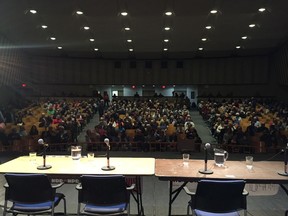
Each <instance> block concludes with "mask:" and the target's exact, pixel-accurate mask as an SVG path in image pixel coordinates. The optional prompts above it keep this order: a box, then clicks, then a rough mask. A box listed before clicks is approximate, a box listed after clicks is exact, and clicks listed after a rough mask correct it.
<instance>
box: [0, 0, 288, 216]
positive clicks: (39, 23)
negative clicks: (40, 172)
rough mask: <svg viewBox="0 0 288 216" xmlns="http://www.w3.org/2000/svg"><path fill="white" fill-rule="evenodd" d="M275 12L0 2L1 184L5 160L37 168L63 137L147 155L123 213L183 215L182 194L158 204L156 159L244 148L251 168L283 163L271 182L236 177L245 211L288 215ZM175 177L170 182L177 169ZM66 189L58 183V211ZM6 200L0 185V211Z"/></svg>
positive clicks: (286, 132)
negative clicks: (147, 167) (147, 164)
mask: <svg viewBox="0 0 288 216" xmlns="http://www.w3.org/2000/svg"><path fill="white" fill-rule="evenodd" d="M286 9H287V10H288V1H287V0H277V1H275V0H274V1H273V0H253V1H249V0H234V1H230V0H205V1H198V0H181V1H176V0H145V1H133V0H109V1H107V0H95V1H92V0H61V1H57V0H49V1H48V0H44V1H37V0H1V1H0V174H1V175H0V186H1V185H4V184H5V178H4V174H5V173H6V172H4V171H2V170H5V169H4V168H3V167H4V166H3V165H5V163H6V162H10V161H12V160H14V159H17V158H19V157H29V154H30V153H31V152H36V153H37V158H40V159H41V160H42V157H43V158H45V157H44V156H43V152H45V154H44V155H45V156H46V154H47V163H48V164H49V163H51V161H49V160H52V157H62V156H65V157H70V156H71V149H72V147H73V146H81V147H82V149H81V154H82V155H81V159H80V161H81V160H86V158H87V153H90V152H93V153H94V155H95V160H96V159H97V160H98V159H101V158H105V157H107V155H110V158H111V163H113V158H146V159H147V158H155V159H156V162H155V164H156V166H155V167H156V168H155V173H154V174H153V175H143V176H141V177H140V179H141V186H140V187H141V189H142V192H141V196H142V198H143V200H141V202H142V204H143V211H142V212H139V209H137V208H138V207H139V206H137V202H136V201H137V200H136V199H135V197H132V196H131V201H130V203H131V204H130V206H131V215H147V216H152V215H153V216H155V215H156V216H162V215H173V216H174V215H175V216H176V215H179V216H180V215H181V216H182V215H186V210H187V204H188V201H189V199H190V196H188V195H187V194H186V193H185V191H184V190H181V191H180V192H179V194H178V196H177V199H175V200H174V201H173V203H172V205H171V206H170V205H169V198H170V195H171V194H169V193H170V192H169V190H170V189H171V187H172V186H171V185H169V181H168V180H167V179H168V177H167V178H161V177H159V170H158V168H157V163H158V165H159V163H160V162H161V160H162V159H167V160H178V161H179V160H180V161H181V162H182V156H183V154H184V153H188V154H189V156H190V159H189V160H190V161H189V168H191V169H193V160H197V161H198V160H201V161H203V166H204V163H206V162H207V158H208V161H209V163H210V162H211V163H214V160H216V159H215V157H214V156H215V154H216V153H215V152H216V150H217V149H221V150H223V151H224V152H225V153H226V154H227V158H226V159H225V164H227V166H226V165H225V166H224V167H225V169H226V170H229V162H235V163H236V162H241V163H243V164H245V157H246V156H253V158H254V164H255V168H254V171H252V172H255V173H257V163H259V164H261V163H264V164H265V163H267V162H271V164H274V163H279V164H281V165H280V166H279V168H277V170H274V171H275V172H274V173H275V176H276V177H275V178H274V177H273V176H272V177H271V176H264V177H263V176H261V177H259V178H260V180H259V179H257V181H256V180H255V179H253V178H252V180H251V179H250V178H247V179H246V180H247V182H246V187H245V189H246V190H247V191H248V192H249V195H248V196H247V212H246V213H247V215H250V216H260V215H261V216H268V215H269V216H280V215H281V216H282V215H285V214H287V210H288V197H287V195H288V189H286V187H287V188H288V177H286V178H285V177H283V176H285V175H281V174H283V173H282V171H283V169H284V174H287V175H286V176H288V170H287V158H288V157H287V155H288V106H287V104H288V94H287V92H288V13H287V10H286ZM285 17H286V18H285ZM107 138H109V142H110V144H108V145H107V143H106V142H105V139H107ZM43 143H45V144H44V145H43ZM207 144H209V145H207ZM108 146H109V150H107V149H108ZM44 160H45V159H44ZM282 162H283V165H282ZM195 163H196V162H195ZM1 165H2V166H1ZM34 165H35V164H34ZM38 165H39V164H38ZM112 165H113V164H112ZM214 166H216V165H215V164H214V165H213V167H214ZM244 166H245V165H244ZM108 167H109V166H108ZM195 167H196V165H195ZM230 167H232V164H231V166H230ZM283 167H284V168H283ZM206 168H207V166H206ZM206 168H204V169H206ZM218 168H219V167H218ZM13 169H14V168H13ZM52 169H53V167H52ZM52 169H51V170H52ZM153 169H154V167H153ZM167 169H169V168H167ZM23 170H25V169H24V168H23ZM116 170H117V166H116ZM236 170H238V169H237V168H236ZM230 171H231V170H230ZM244 171H245V170H244ZM250 171H251V170H250ZM270 171H271V170H270ZM278 171H279V172H278ZM23 172H24V171H23ZM35 172H36V171H35ZM139 172H140V171H139ZM157 172H158V173H157ZM179 172H181V170H179ZM215 172H217V167H216V168H214V173H215ZM221 172H224V171H223V170H222V171H221ZM241 172H242V171H241ZM24 173H25V172H24ZM44 173H45V172H44ZM47 173H48V174H49V171H47ZM140 173H141V172H140ZM277 173H280V174H277ZM91 174H93V173H91ZM95 174H97V172H96V173H95ZM98 174H99V173H98ZM107 174H109V171H108V172H107ZM123 174H125V173H123ZM228 174H229V172H228V171H227V173H226V177H227V178H228V179H230V178H232V177H231V175H228ZM250 174H251V173H250ZM250 174H249V175H250ZM198 175H199V174H198ZM198 175H197V178H198V177H199V176H198ZM280 176H281V177H280ZM170 177H171V176H170ZM171 178H172V177H171ZM203 178H204V177H203ZM208 178H209V177H208ZM215 178H216V179H217V177H215ZM262 178H266V179H265V181H264V180H263V179H262ZM137 179H138V178H137ZM172 179H173V178H172ZM175 179H176V180H175ZM184 179H185V178H184ZM187 179H189V178H188V177H187ZM187 179H186V181H187ZM212 179H213V174H212ZM285 179H287V180H285ZM54 180H55V179H54ZM173 180H175V181H174V182H173V188H174V189H175V188H177V187H179V185H180V183H181V181H182V180H183V179H181V180H179V181H178V180H177V178H176V177H175V178H174V179H173ZM192 180H194V181H192ZM192 180H191V179H190V182H189V183H188V184H187V185H188V186H189V188H191V189H194V190H195V188H196V187H197V181H196V180H195V179H192ZM261 180H262V182H261ZM71 181H72V180H71ZM77 181H78V180H77ZM171 182H172V181H171ZM75 186H76V184H75V182H73V183H71V182H70V184H68V183H67V184H64V185H63V186H62V187H61V188H59V189H58V190H59V191H61V192H63V193H64V194H65V196H66V199H67V211H68V214H69V215H76V211H77V209H76V208H77V196H78V195H77V190H76V189H75ZM137 195H138V194H137ZM142 198H141V199H142ZM138 201H139V200H138ZM4 202H5V188H4V187H2V189H0V213H3V206H4ZM223 202H225V198H223ZM170 207H171V209H170ZM61 209H62V206H61V204H60V206H58V207H57V208H56V210H57V212H58V211H59V212H60V211H61ZM246 213H245V211H239V214H240V215H245V214H246ZM59 214H60V213H59Z"/></svg>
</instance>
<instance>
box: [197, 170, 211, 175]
mask: <svg viewBox="0 0 288 216" xmlns="http://www.w3.org/2000/svg"><path fill="white" fill-rule="evenodd" d="M199 173H202V174H213V171H212V170H205V169H200V170H199Z"/></svg>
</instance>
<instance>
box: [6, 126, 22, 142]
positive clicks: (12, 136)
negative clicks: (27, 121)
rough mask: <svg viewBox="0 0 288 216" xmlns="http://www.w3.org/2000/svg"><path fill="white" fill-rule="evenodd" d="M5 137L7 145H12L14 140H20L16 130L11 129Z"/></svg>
mask: <svg viewBox="0 0 288 216" xmlns="http://www.w3.org/2000/svg"><path fill="white" fill-rule="evenodd" d="M7 137H8V141H9V143H13V141H14V140H20V139H21V136H20V134H19V133H18V132H17V129H16V128H13V129H12V131H11V132H10V133H9V134H8V136H7Z"/></svg>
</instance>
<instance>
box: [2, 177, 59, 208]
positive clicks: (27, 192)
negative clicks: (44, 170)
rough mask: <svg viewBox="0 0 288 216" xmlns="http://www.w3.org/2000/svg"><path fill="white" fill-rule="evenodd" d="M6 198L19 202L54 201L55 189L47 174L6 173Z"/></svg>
mask: <svg viewBox="0 0 288 216" xmlns="http://www.w3.org/2000/svg"><path fill="white" fill-rule="evenodd" d="M4 176H5V179H6V181H7V183H8V185H9V188H7V189H6V191H5V199H6V200H10V201H15V202H19V203H38V202H46V201H53V200H54V195H55V190H54V189H52V187H51V183H50V181H49V178H48V177H47V176H46V175H45V174H5V175H4Z"/></svg>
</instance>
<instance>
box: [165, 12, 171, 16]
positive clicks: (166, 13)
mask: <svg viewBox="0 0 288 216" xmlns="http://www.w3.org/2000/svg"><path fill="white" fill-rule="evenodd" d="M172 14H173V13H172V12H171V11H167V12H165V15H166V16H171V15H172Z"/></svg>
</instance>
